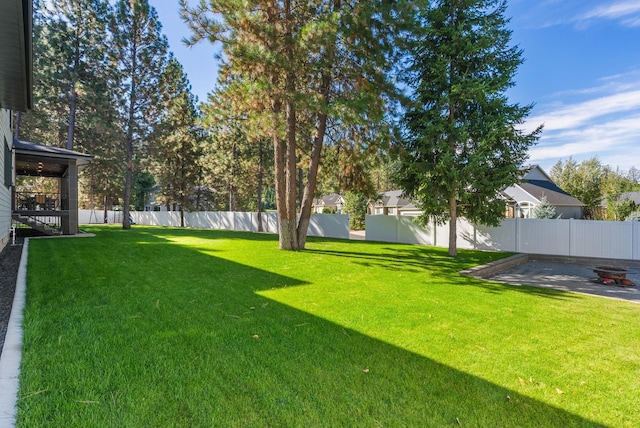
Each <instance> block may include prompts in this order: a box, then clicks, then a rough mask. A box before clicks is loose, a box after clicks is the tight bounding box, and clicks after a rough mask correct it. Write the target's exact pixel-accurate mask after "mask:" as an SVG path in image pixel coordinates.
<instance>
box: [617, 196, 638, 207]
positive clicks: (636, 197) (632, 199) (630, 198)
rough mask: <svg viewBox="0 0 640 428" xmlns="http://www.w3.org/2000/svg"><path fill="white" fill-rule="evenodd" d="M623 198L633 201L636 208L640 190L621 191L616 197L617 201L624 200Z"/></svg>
mask: <svg viewBox="0 0 640 428" xmlns="http://www.w3.org/2000/svg"><path fill="white" fill-rule="evenodd" d="M625 200H629V201H633V203H634V204H635V205H636V209H637V208H638V207H640V192H625V193H621V194H620V196H619V197H618V201H625Z"/></svg>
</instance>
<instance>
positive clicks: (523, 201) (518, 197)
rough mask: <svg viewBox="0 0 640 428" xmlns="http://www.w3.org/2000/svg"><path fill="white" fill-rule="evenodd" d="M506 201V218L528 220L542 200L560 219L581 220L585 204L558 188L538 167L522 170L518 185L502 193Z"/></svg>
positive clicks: (532, 166) (533, 166)
mask: <svg viewBox="0 0 640 428" xmlns="http://www.w3.org/2000/svg"><path fill="white" fill-rule="evenodd" d="M502 196H503V197H504V198H505V199H506V200H507V209H506V217H507V218H514V217H520V218H530V217H531V212H532V211H533V209H534V208H535V206H536V205H538V204H540V202H541V201H542V199H543V198H546V199H547V201H548V202H549V203H550V204H551V205H552V206H553V207H554V208H555V210H556V213H557V214H558V216H559V217H560V218H576V219H579V218H582V210H583V208H584V207H585V204H583V203H582V202H580V201H579V200H578V199H576V198H574V197H573V196H571V195H570V194H568V193H567V192H565V191H564V190H562V189H561V188H559V187H558V186H557V185H556V184H555V183H554V182H553V180H551V177H549V175H548V174H547V173H546V172H545V171H544V170H543V169H542V168H541V167H540V166H539V165H531V166H529V167H527V168H523V175H522V179H521V181H520V183H518V184H514V185H513V186H509V187H507V188H506V189H504V190H503V191H502Z"/></svg>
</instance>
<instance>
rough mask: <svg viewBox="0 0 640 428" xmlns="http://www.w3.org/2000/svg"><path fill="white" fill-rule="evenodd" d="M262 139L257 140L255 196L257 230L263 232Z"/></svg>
mask: <svg viewBox="0 0 640 428" xmlns="http://www.w3.org/2000/svg"><path fill="white" fill-rule="evenodd" d="M262 144H263V141H262V139H260V140H259V141H258V188H257V189H256V196H257V201H256V202H257V205H256V208H257V209H258V232H263V231H264V230H263V227H262V161H263V159H262V158H263V156H264V151H263V147H262Z"/></svg>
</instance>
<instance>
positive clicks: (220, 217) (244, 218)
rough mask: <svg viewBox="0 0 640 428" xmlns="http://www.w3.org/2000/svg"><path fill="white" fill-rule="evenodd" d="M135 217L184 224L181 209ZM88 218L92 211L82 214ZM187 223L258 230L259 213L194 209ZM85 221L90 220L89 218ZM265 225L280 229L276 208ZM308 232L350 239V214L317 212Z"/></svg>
mask: <svg viewBox="0 0 640 428" xmlns="http://www.w3.org/2000/svg"><path fill="white" fill-rule="evenodd" d="M131 217H132V218H133V220H134V221H135V222H136V223H137V224H146V225H150V226H175V227H179V226H180V213H179V212H177V211H146V212H142V211H132V212H131ZM85 218H86V219H88V215H84V216H82V217H81V219H82V220H84V219H85ZM184 219H185V226H186V227H197V228H203V229H225V230H238V231H244V232H257V231H258V214H257V213H252V212H227V211H216V212H191V213H184ZM84 224H88V222H85V223H84ZM262 229H263V231H264V232H267V233H278V215H277V213H274V212H269V213H262ZM307 235H308V236H324V237H327V238H339V239H349V216H348V215H341V214H313V215H312V216H311V221H310V224H309V231H308V232H307Z"/></svg>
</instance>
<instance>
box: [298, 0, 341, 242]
mask: <svg viewBox="0 0 640 428" xmlns="http://www.w3.org/2000/svg"><path fill="white" fill-rule="evenodd" d="M339 8H340V1H339V0H337V1H335V2H334V3H333V9H334V12H337V11H338V10H339ZM334 58H335V46H331V47H330V48H329V49H328V50H327V52H326V60H327V62H326V65H325V69H324V70H323V71H322V84H321V86H320V95H321V96H322V97H321V98H322V103H323V107H324V108H323V109H322V112H321V113H319V114H318V120H317V122H316V136H315V138H314V139H313V146H312V148H311V159H310V160H309V170H308V171H307V183H306V185H305V186H304V194H303V196H302V199H301V202H300V220H299V222H298V228H297V234H298V243H299V245H300V248H301V249H302V248H304V246H305V244H306V242H307V230H308V229H309V223H310V222H311V205H312V204H313V197H314V195H315V193H316V185H317V181H318V169H319V168H320V159H321V155H322V146H323V145H324V136H325V133H326V131H327V110H328V107H329V98H330V91H331V72H330V71H329V70H330V69H329V67H332V66H333V65H334V64H333V62H334Z"/></svg>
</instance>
